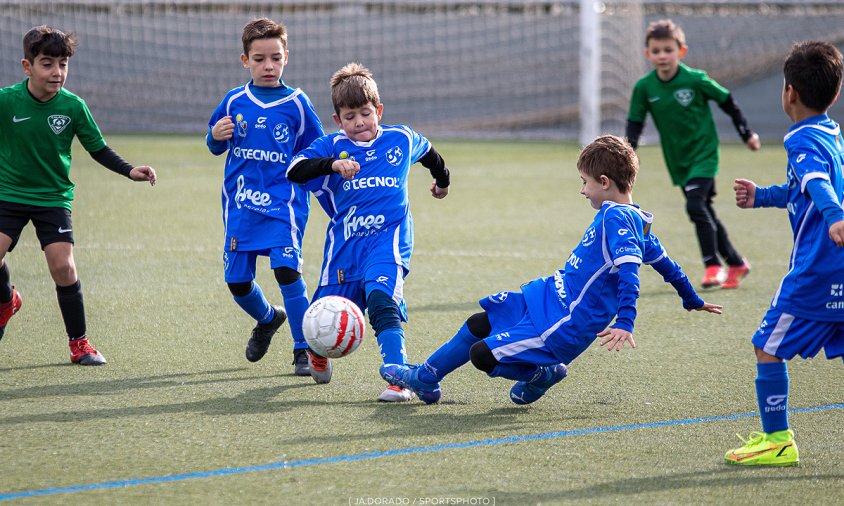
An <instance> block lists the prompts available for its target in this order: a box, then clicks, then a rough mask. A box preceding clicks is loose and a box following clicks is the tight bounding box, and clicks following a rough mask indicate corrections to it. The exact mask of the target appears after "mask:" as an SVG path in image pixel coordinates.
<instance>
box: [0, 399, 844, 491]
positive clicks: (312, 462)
mask: <svg viewBox="0 0 844 506" xmlns="http://www.w3.org/2000/svg"><path fill="white" fill-rule="evenodd" d="M833 409H844V404H828V405H826V406H812V407H808V408H795V409H789V410H788V413H789V414H793V413H808V412H811V411H829V410H833ZM755 416H759V413H755V412H754V413H739V414H734V415H721V416H709V417H704V418H687V419H684V420H666V421H662V422H650V423H636V424H632V425H615V426H612V427H594V428H591V429H575V430H564V431H560V432H546V433H542V434H532V435H525V436H510V437H503V438H498V439H484V440H480V441H466V442H464V443H451V444H445V445H433V446H417V447H411V448H397V449H395V450H387V451H383V452H368V453H356V454H353V455H338V456H336V457H324V458H321V459H307V460H294V461H292V462H287V461H283V462H272V463H270V464H263V465H259V466H247V467H224V468H222V469H215V470H212V471H198V472H194V473H184V474H173V475H169V476H153V477H150V478H141V479H137V480H118V481H106V482H102V483H89V484H86V485H73V486H69V487H57V488H42V489H34V490H23V491H20V492H7V493H0V501H9V500H12V499H22V498H24V497H37V496H45V495H57V494H71V493H75V492H85V491H88V490H103V489H109V488H126V487H134V486H138V485H149V484H152V483H167V482H173V481H186V480H195V479H202V478H212V477H214V476H228V475H232V474H245V473H252V472H256V471H272V470H276V469H293V468H297V467H310V466H317V465H321V464H334V463H337V462H354V461H358V460H373V459H380V458H384V457H393V456H396V455H409V454H414V453H433V452H440V451H444V450H455V449H461V448H474V447H479V446H495V445H500V444H509V443H521V442H524V441H536V440H541V439H557V438H563V437H570V436H583V435H587V434H598V433H602V432H622V431H627V430H638V429H652V428H657V427H674V426H677V425H696V424H700V423H708V422H721V421H725V420H737V419H739V418H750V417H755Z"/></svg>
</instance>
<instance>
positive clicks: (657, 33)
mask: <svg viewBox="0 0 844 506" xmlns="http://www.w3.org/2000/svg"><path fill="white" fill-rule="evenodd" d="M651 39H656V40H666V39H674V40H676V41H677V44H679V46H680V47H685V46H686V34H685V33H683V29H682V28H680V27H679V26H677V25H676V24H675V23H674V21H671V20H670V19H658V20H656V21H653V22H651V24H649V25H648V30H647V31H646V32H645V47H647V45H648V42H649V41H650V40H651Z"/></svg>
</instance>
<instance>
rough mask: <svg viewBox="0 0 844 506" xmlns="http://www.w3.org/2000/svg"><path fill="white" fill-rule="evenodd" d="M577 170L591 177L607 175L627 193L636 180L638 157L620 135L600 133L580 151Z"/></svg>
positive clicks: (621, 190) (620, 189) (619, 188)
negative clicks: (600, 134) (599, 135)
mask: <svg viewBox="0 0 844 506" xmlns="http://www.w3.org/2000/svg"><path fill="white" fill-rule="evenodd" d="M577 170H579V171H580V172H582V173H584V174H586V175H588V176H590V177H592V178H593V179H598V178H600V177H601V176H607V177H608V178H609V179H610V180H611V181H612V182H614V183H615V185H616V186H617V187H618V190H619V191H620V192H622V193H628V192H629V191H630V190H632V189H633V184H634V183H635V182H636V173H637V172H639V157H638V156H636V152H635V151H634V150H633V146H631V145H630V143H628V142H627V141H626V140H624V139H622V138H621V137H616V136H615V135H602V136H601V137H598V138H597V139H595V140H594V141H592V142H590V143H589V145H588V146H586V147H585V148H583V151H581V152H580V156H578V157H577Z"/></svg>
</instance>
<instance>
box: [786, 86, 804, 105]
mask: <svg viewBox="0 0 844 506" xmlns="http://www.w3.org/2000/svg"><path fill="white" fill-rule="evenodd" d="M785 99H786V101H787V102H788V103H789V104H794V103H797V101H798V100H800V94H799V93H797V90H796V89H795V88H794V86H792V85H790V84H786V85H785Z"/></svg>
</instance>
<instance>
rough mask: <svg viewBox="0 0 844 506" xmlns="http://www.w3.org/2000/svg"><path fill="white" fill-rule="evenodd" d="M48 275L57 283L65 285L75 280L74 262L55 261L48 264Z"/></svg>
mask: <svg viewBox="0 0 844 506" xmlns="http://www.w3.org/2000/svg"><path fill="white" fill-rule="evenodd" d="M50 276H52V278H53V281H55V283H56V284H57V285H61V286H67V285H70V284H72V283H74V282H75V281H76V279H77V278H76V264H74V263H73V261H72V260H70V259H68V260H67V261H61V262H56V263H54V264H52V265H50Z"/></svg>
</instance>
